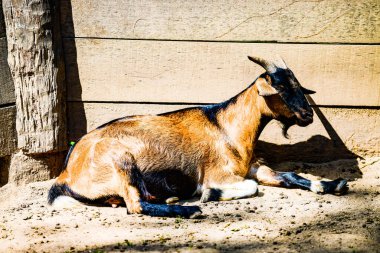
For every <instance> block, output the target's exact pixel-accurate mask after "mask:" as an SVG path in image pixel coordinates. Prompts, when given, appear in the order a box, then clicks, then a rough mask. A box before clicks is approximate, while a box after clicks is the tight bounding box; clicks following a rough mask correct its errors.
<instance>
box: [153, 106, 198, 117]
mask: <svg viewBox="0 0 380 253" xmlns="http://www.w3.org/2000/svg"><path fill="white" fill-rule="evenodd" d="M199 108H200V107H199V106H193V107H186V108H182V109H178V110H175V111H170V112H163V113H159V114H157V116H170V115H171V114H175V113H184V112H188V111H190V110H193V109H199Z"/></svg>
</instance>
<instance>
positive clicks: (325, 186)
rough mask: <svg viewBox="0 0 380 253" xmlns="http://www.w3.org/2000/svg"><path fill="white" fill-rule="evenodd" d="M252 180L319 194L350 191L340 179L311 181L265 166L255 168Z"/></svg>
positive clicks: (343, 180)
mask: <svg viewBox="0 0 380 253" xmlns="http://www.w3.org/2000/svg"><path fill="white" fill-rule="evenodd" d="M249 177H250V178H254V179H256V180H257V181H258V182H259V183H260V184H263V185H268V186H277V187H284V188H301V189H305V190H310V191H312V192H315V193H318V194H325V193H332V194H338V195H339V194H344V193H345V192H347V190H348V186H347V180H345V179H342V178H338V179H336V180H333V181H322V180H309V179H306V178H304V177H301V176H299V175H297V174H296V173H294V172H277V171H274V170H272V169H271V168H269V167H268V166H265V165H259V166H257V167H254V168H252V169H251V171H250V175H249Z"/></svg>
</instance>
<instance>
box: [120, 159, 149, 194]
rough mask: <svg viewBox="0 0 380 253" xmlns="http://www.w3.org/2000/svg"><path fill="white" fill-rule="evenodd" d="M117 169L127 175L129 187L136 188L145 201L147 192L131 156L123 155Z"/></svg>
mask: <svg viewBox="0 0 380 253" xmlns="http://www.w3.org/2000/svg"><path fill="white" fill-rule="evenodd" d="M118 165H119V167H120V168H121V169H122V170H123V171H124V172H125V173H126V174H127V177H128V178H129V180H130V183H131V185H133V186H134V187H136V188H137V189H138V191H139V192H140V194H142V197H143V198H144V199H147V198H148V196H149V193H148V190H147V188H146V186H145V183H144V180H143V176H142V174H141V172H140V170H139V169H138V168H137V165H136V164H135V161H134V159H133V157H132V156H131V155H127V154H126V155H125V156H124V157H123V158H122V162H120V163H119V164H118Z"/></svg>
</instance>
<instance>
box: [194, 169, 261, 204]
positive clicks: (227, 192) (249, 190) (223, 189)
mask: <svg viewBox="0 0 380 253" xmlns="http://www.w3.org/2000/svg"><path fill="white" fill-rule="evenodd" d="M226 179H227V180H226V181H222V182H218V181H220V180H216V181H214V180H212V181H209V182H208V183H207V184H206V185H204V189H203V191H202V196H201V202H208V201H222V200H232V199H241V198H247V197H251V196H254V195H256V193H257V182H256V181H255V180H252V179H245V178H243V177H239V176H231V175H229V176H228V177H226Z"/></svg>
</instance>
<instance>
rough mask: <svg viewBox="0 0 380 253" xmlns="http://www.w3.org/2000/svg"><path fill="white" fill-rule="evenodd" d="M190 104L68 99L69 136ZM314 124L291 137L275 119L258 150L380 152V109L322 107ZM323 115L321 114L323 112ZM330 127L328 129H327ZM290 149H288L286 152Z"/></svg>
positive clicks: (318, 155) (279, 154)
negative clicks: (126, 102)
mask: <svg viewBox="0 0 380 253" xmlns="http://www.w3.org/2000/svg"><path fill="white" fill-rule="evenodd" d="M184 107H188V105H187V106H186V105H154V104H153V105H152V104H149V105H148V104H109V103H97V104H94V103H68V115H70V116H69V118H68V122H69V133H70V134H69V136H70V140H77V139H78V138H79V137H81V136H83V135H84V134H85V133H86V132H88V131H91V130H93V129H95V128H96V127H98V126H99V125H101V124H103V123H106V122H108V121H110V120H112V119H115V118H119V117H123V116H127V115H136V114H138V115H141V114H157V113H162V112H167V111H172V110H177V109H181V108H184ZM316 110H319V111H318V112H317V113H316V116H315V118H314V119H315V121H314V123H313V124H311V125H309V126H308V127H306V128H301V127H296V126H294V127H292V128H290V130H289V135H290V139H285V138H284V137H283V136H282V135H281V128H280V127H279V126H278V124H277V122H275V121H273V122H271V123H270V125H268V126H267V127H266V128H265V130H264V132H263V133H262V136H261V137H260V140H261V143H260V145H259V150H258V152H260V153H261V154H263V153H267V155H265V156H266V157H268V154H269V156H270V155H271V154H273V155H272V156H273V157H272V159H271V160H272V161H277V162H279V161H281V159H282V160H289V159H290V160H293V161H295V160H300V159H301V160H302V161H304V162H305V161H313V162H318V161H323V159H327V160H329V159H330V160H336V159H343V158H348V157H352V156H353V155H355V154H360V155H366V156H378V155H380V110H375V109H334V108H320V109H318V108H317V109H316ZM321 115H322V116H321ZM326 129H328V130H326ZM287 150H288V151H289V152H287Z"/></svg>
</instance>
